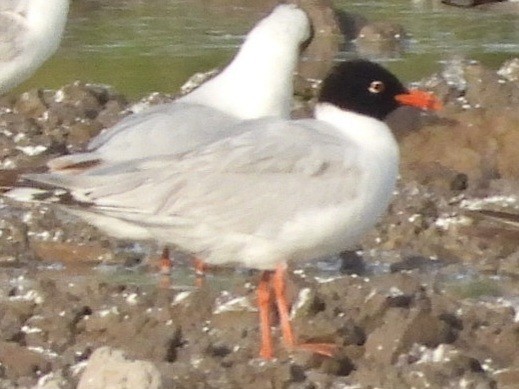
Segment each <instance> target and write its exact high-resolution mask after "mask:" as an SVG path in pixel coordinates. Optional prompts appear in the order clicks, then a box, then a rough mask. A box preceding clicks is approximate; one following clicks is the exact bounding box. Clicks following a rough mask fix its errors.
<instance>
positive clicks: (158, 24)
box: [15, 0, 519, 98]
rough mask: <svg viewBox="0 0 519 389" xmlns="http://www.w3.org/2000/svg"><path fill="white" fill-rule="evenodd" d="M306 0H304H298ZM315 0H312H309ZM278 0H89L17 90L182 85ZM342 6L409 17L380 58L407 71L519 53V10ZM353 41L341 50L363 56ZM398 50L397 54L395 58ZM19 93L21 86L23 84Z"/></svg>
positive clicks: (131, 90)
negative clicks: (395, 44)
mask: <svg viewBox="0 0 519 389" xmlns="http://www.w3.org/2000/svg"><path fill="white" fill-rule="evenodd" d="M299 1H302V0H299ZM309 1H312V0H309ZM274 3H277V2H276V1H275V0H264V1H254V2H251V1H247V0H191V1H185V0H184V1H181V0H176V1H174V0H171V1H165V0H147V1H137V0H134V1H129V0H128V1H118V2H113V1H108V0H98V1H85V0H79V1H75V2H73V4H72V9H71V15H70V19H69V23H68V26H67V31H66V35H65V39H64V42H63V45H62V48H61V49H60V50H59V51H58V53H57V54H56V55H55V57H54V58H53V59H52V60H51V61H49V62H48V63H47V64H46V66H44V67H42V68H41V69H40V71H39V72H38V73H37V74H36V76H35V77H33V78H32V79H31V80H29V81H28V82H26V83H25V84H23V85H22V86H21V87H20V88H18V91H20V90H26V89H28V88H31V87H49V88H56V87H59V86H61V85H63V84H66V83H70V82H72V81H73V80H76V79H81V80H83V81H86V82H94V83H106V84H110V85H113V86H115V88H116V89H117V90H118V91H120V92H122V93H124V94H127V95H129V96H130V97H132V98H138V97H142V96H144V95H146V94H148V93H150V92H151V91H161V92H169V93H171V92H175V91H176V90H177V89H178V87H179V86H180V85H181V84H182V83H183V82H184V81H185V80H186V79H187V78H188V77H189V76H190V75H192V74H193V73H195V72H197V71H206V70H209V69H212V68H214V67H218V66H223V65H225V63H226V62H227V61H228V60H229V59H230V58H231V57H232V56H233V54H234V53H235V51H236V48H237V47H238V46H239V44H240V42H241V39H242V37H243V35H244V34H245V33H246V32H247V31H248V30H249V29H250V27H251V26H252V25H253V24H254V23H255V22H256V21H257V20H258V19H260V18H261V17H262V16H263V15H264V14H265V13H266V12H268V10H269V9H271V8H272V7H273V5H274ZM334 4H335V6H336V7H337V8H340V9H343V10H344V11H347V12H348V13H351V14H353V15H356V14H360V15H362V16H364V17H366V18H367V19H368V20H370V21H390V22H393V23H399V24H401V25H402V26H403V27H404V28H405V30H406V31H407V32H408V33H409V34H410V35H411V36H410V39H409V42H408V44H407V45H406V46H405V47H404V52H403V53H401V52H399V51H397V52H396V55H393V56H387V55H385V56H382V58H380V57H379V58H375V59H378V60H383V61H389V62H388V65H389V67H390V68H391V69H392V70H393V71H395V72H397V73H398V74H399V75H401V76H402V77H403V78H404V79H405V80H407V81H411V80H417V79H419V78H422V77H424V76H426V75H428V74H430V73H432V72H434V71H436V70H438V67H439V66H438V61H440V60H445V59H448V58H450V57H452V56H453V55H458V54H462V55H465V56H467V57H469V58H475V59H479V60H482V61H483V62H484V63H486V64H488V65H490V66H494V67H497V66H498V65H499V64H500V63H502V62H503V61H504V60H505V59H508V58H511V57H513V56H514V55H516V53H517V52H519V18H518V17H517V16H516V15H513V14H503V13H491V12H484V13H483V11H480V10H473V9H458V8H452V7H446V6H442V5H438V4H437V3H436V2H431V1H414V2H410V1H409V0H377V1H374V0H373V1H362V2H351V1H347V0H336V1H334ZM327 39H328V41H326V42H327V44H326V45H322V46H321V47H320V48H319V50H321V51H319V50H318V51H316V52H313V53H312V52H311V53H310V54H308V63H306V64H305V65H303V66H306V67H310V69H309V70H305V72H306V71H307V72H309V73H308V75H310V76H312V75H320V74H322V73H323V72H325V71H326V69H327V66H329V65H328V64H326V63H321V62H320V60H318V61H314V63H312V59H315V58H328V57H329V55H330V53H332V52H333V51H334V49H335V45H336V44H337V43H336V42H335V41H334V40H333V39H332V38H327ZM358 55H359V53H358V52H356V51H355V45H346V50H345V51H343V52H340V53H339V55H338V57H339V58H351V57H355V56H358ZM388 57H391V58H388ZM15 93H16V91H15Z"/></svg>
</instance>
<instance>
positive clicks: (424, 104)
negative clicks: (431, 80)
mask: <svg viewBox="0 0 519 389" xmlns="http://www.w3.org/2000/svg"><path fill="white" fill-rule="evenodd" d="M395 99H396V101H398V102H399V103H400V104H403V105H410V106H412V107H417V108H420V109H428V110H432V111H437V110H440V109H442V108H443V104H442V103H441V101H440V100H439V99H438V98H437V97H436V96H435V95H434V94H433V93H432V92H425V91H421V90H418V89H412V90H410V91H408V92H407V93H402V94H399V95H396V96H395Z"/></svg>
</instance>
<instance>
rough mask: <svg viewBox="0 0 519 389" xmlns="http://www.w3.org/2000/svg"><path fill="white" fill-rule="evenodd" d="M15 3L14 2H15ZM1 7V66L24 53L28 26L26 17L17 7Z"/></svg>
mask: <svg viewBox="0 0 519 389" xmlns="http://www.w3.org/2000/svg"><path fill="white" fill-rule="evenodd" d="M13 3H14V2H13ZM14 5H15V4H13V8H9V9H4V8H7V6H6V5H5V4H4V5H3V6H0V64H1V63H2V62H8V61H11V60H12V59H13V58H15V57H16V56H18V55H19V54H20V53H21V52H22V51H23V42H24V37H25V34H26V32H27V25H26V20H25V18H24V15H23V14H21V13H19V12H16V7H14Z"/></svg>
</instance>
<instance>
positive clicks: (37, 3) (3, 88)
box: [0, 0, 69, 95]
mask: <svg viewBox="0 0 519 389" xmlns="http://www.w3.org/2000/svg"><path fill="white" fill-rule="evenodd" d="M68 9H69V0H0V95H1V94H4V93H6V92H8V91H9V90H10V89H13V88H14V87H16V86H17V85H19V84H20V83H22V82H23V81H25V80H26V79H28V78H29V77H30V76H31V75H32V74H33V73H34V72H35V71H36V70H37V69H38V68H39V67H40V66H41V65H42V64H43V63H44V62H45V61H46V60H47V59H48V58H49V57H50V56H51V55H52V54H54V52H55V51H56V50H57V49H58V47H59V44H60V41H61V38H62V35H63V31H64V29H65V24H66V21H67V14H68Z"/></svg>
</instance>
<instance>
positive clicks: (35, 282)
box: [0, 60, 519, 389]
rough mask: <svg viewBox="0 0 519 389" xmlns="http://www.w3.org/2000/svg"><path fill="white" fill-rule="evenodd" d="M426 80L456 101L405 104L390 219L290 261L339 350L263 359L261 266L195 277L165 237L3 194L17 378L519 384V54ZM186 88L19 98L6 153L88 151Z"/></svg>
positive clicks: (11, 381)
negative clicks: (139, 234) (170, 257)
mask: <svg viewBox="0 0 519 389" xmlns="http://www.w3.org/2000/svg"><path fill="white" fill-rule="evenodd" d="M420 84H421V85H422V86H423V87H426V88H428V89H430V90H434V91H435V92H436V93H437V94H438V95H439V96H440V97H441V98H442V99H443V100H444V102H445V108H444V109H443V110H442V111H441V112H439V113H438V114H437V115H431V114H423V113H420V112H417V111H413V110H401V111H400V112H398V113H397V114H396V115H394V116H393V117H392V118H390V120H389V121H390V123H391V125H392V126H393V128H394V130H395V133H396V135H397V137H398V138H399V141H400V144H401V150H402V178H401V180H400V183H399V187H398V191H397V193H396V194H395V199H394V201H393V203H392V205H391V207H390V209H389V211H388V214H387V215H386V217H385V218H384V220H382V221H381V222H380V223H379V225H378V226H377V228H376V229H374V230H373V231H372V232H371V233H370V234H368V236H366V237H365V239H364V240H363V242H361V243H360V244H359V247H358V250H357V251H354V252H349V253H344V254H342V255H340V256H338V257H336V258H328V259H325V260H322V261H318V262H313V263H311V264H308V265H306V266H304V265H303V266H302V267H297V268H292V269H291V272H290V295H291V298H292V301H293V308H292V311H293V312H292V314H293V322H294V326H295V331H296V333H297V337H298V339H299V340H300V341H314V342H332V343H335V344H336V345H337V346H338V353H337V355H336V356H335V357H333V358H327V357H321V356H316V355H311V354H308V353H306V352H303V351H294V352H288V351H287V350H285V349H284V348H283V347H282V345H281V344H277V350H276V353H277V358H276V359H275V360H273V361H267V362H266V361H262V360H259V359H258V358H257V355H258V340H259V334H258V324H257V312H256V310H255V308H254V306H255V293H254V291H255V289H254V286H255V285H256V283H257V281H258V273H257V272H249V271H247V270H243V269H236V270H234V269H213V270H211V271H210V272H209V274H208V276H207V277H206V279H205V281H204V282H203V285H202V286H201V287H195V283H196V280H195V276H194V272H193V271H192V264H191V260H190V259H189V258H188V257H187V256H185V255H181V254H180V253H175V255H174V257H175V263H174V269H173V273H172V275H171V276H165V275H159V274H158V273H157V271H156V268H155V267H154V260H153V258H154V257H155V256H157V255H158V254H157V248H155V247H150V246H147V245H144V244H138V243H135V242H122V241H115V240H113V239H111V238H109V237H107V236H105V235H103V234H102V233H100V232H99V231H97V230H96V229H94V228H93V227H90V226H88V225H86V224H84V223H82V222H81V221H78V220H76V219H73V218H71V217H69V216H67V215H65V214H61V213H58V212H56V211H55V210H53V209H52V208H49V207H47V206H36V205H33V204H23V203H14V202H12V201H10V200H7V199H5V198H1V199H0V212H1V214H2V218H1V220H0V279H1V282H0V388H2V389H4V388H5V389H7V388H32V387H37V388H47V389H51V388H53V389H54V388H61V389H65V388H75V387H79V388H82V389H91V388H137V389H139V388H143V389H144V388H185V389H190V388H286V389H288V388H290V389H294V388H308V389H310V388H316V389H317V388H335V389H338V388H384V389H393V388H395V389H396V388H417V389H422V388H423V389H425V388H430V389H436V388H473V389H486V388H499V389H505V388H506V389H512V388H519V347H518V346H519V282H518V277H519V250H518V242H519V227H518V226H519V223H518V220H519V218H518V217H517V216H516V215H517V214H519V204H518V201H517V193H518V189H519V154H518V153H517V150H518V149H519V113H518V111H517V107H518V106H519V105H518V104H519V60H513V61H510V62H508V63H506V64H503V67H502V68H501V69H500V70H499V71H498V72H496V70H492V69H487V68H485V67H483V66H481V65H480V64H478V63H475V62H471V61H464V60H459V61H453V62H451V63H449V64H447V65H446V66H445V69H444V70H443V71H441V72H439V73H438V74H435V75H432V76H431V77H429V78H428V79H426V80H422V81H420ZM169 99H170V97H169V96H161V95H152V96H150V97H149V98H147V99H145V100H143V101H141V102H139V103H136V104H132V105H129V104H128V102H127V101H126V100H125V98H124V97H123V96H120V95H119V94H117V93H116V92H115V91H113V90H111V89H110V88H108V87H105V86H96V85H84V84H81V83H76V84H73V85H66V86H64V87H63V88H61V89H60V90H58V91H39V90H33V91H29V92H27V93H23V94H22V95H20V96H10V97H4V98H2V100H1V101H0V165H1V167H2V168H3V169H25V168H34V167H35V166H40V165H41V164H43V163H44V161H45V160H46V159H48V158H49V157H51V156H55V155H59V154H63V153H67V152H74V151H77V150H81V149H82V147H84V145H85V143H86V142H87V141H88V140H89V139H90V138H91V137H92V136H94V135H95V134H97V133H98V132H99V131H101V130H102V128H105V127H107V126H110V125H112V124H113V123H115V122H117V120H119V119H120V118H121V117H122V116H124V115H126V114H128V113H129V112H131V111H136V110H139V109H142V107H143V106H146V105H147V104H149V103H157V102H162V101H166V100H169ZM305 104H307V103H300V105H305ZM310 104H311V102H310ZM299 108H300V107H299ZM299 111H300V112H301V111H304V110H299ZM482 209H483V210H484V211H481V210H482ZM503 212H506V215H504V214H503ZM510 214H511V215H510ZM505 216H506V217H505ZM273 331H274V335H275V336H276V340H277V339H279V336H278V335H279V332H278V329H277V328H274V329H273Z"/></svg>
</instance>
